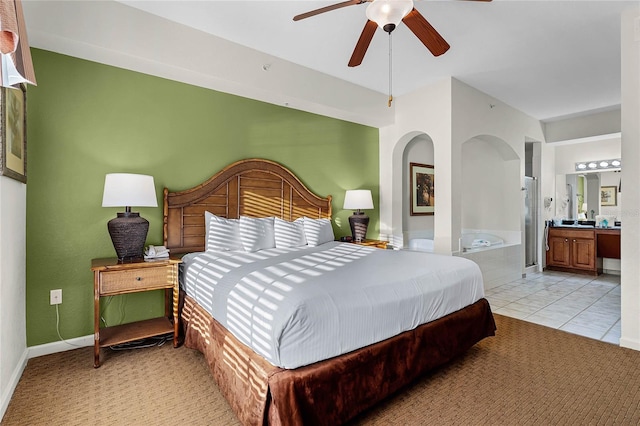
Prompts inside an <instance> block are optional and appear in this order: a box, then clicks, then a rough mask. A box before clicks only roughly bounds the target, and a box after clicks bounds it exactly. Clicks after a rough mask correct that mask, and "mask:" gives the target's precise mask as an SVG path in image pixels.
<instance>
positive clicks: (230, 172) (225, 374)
mask: <svg viewBox="0 0 640 426" xmlns="http://www.w3.org/2000/svg"><path fill="white" fill-rule="evenodd" d="M163 212H164V243H165V245H166V246H167V247H168V248H170V249H171V251H172V253H189V254H188V255H186V256H185V257H184V258H183V259H184V261H185V263H186V264H187V265H190V266H188V267H187V269H186V271H185V273H184V276H183V283H182V286H183V290H185V289H186V290H187V291H186V292H184V291H182V292H181V293H182V294H181V299H182V300H183V302H182V305H181V315H180V319H181V323H182V329H183V331H184V344H185V346H187V347H189V348H193V349H196V350H198V351H201V352H202V353H203V354H204V356H205V359H206V360H207V363H208V365H209V367H210V370H211V372H212V374H213V377H214V379H215V380H216V382H217V384H218V386H219V388H220V390H221V392H222V394H223V395H224V396H225V398H226V399H227V401H228V402H229V404H230V406H231V408H232V409H233V411H234V412H235V414H236V415H237V416H238V419H239V420H240V421H241V423H242V424H244V425H302V424H305V425H306V424H326V425H338V424H342V423H344V422H346V421H348V420H349V419H352V418H353V417H354V416H356V415H357V414H359V413H361V412H363V411H364V410H366V409H367V408H370V407H371V406H373V405H375V404H376V403H378V402H379V401H381V400H382V399H384V398H386V397H387V396H389V395H391V394H393V393H394V392H396V391H398V390H399V389H401V388H402V387H404V386H406V385H407V384H408V383H411V382H412V381H413V380H415V379H416V378H417V377H419V376H420V375H422V374H424V373H425V372H426V371H429V370H431V369H433V368H435V367H437V366H439V365H442V364H443V363H446V362H448V361H449V360H451V359H452V358H454V357H456V356H458V355H460V354H461V353H463V352H464V351H466V350H467V349H468V348H470V347H471V346H473V345H474V344H475V343H477V342H478V341H480V340H481V339H483V338H485V337H487V336H491V335H494V333H495V323H494V321H493V316H492V314H491V310H490V307H489V304H488V302H487V301H486V299H484V297H483V290H482V282H481V275H480V273H479V269H478V270H477V272H476V269H477V267H476V268H475V269H474V267H471V266H470V265H471V262H469V261H468V260H466V259H458V258H456V260H453V258H452V257H435V258H433V257H428V258H425V256H435V255H431V254H425V253H417V252H405V253H398V252H395V253H394V252H393V251H391V250H380V249H376V248H371V247H364V246H359V245H355V244H350V243H337V242H333V241H324V242H323V243H322V244H317V245H315V244H312V242H311V241H312V240H313V236H311V237H309V238H310V239H309V242H308V244H307V245H305V246H301V247H295V248H290V247H288V246H287V247H286V248H282V247H279V248H260V247H258V249H256V250H249V252H248V253H241V254H239V255H238V256H236V255H235V254H233V253H230V251H228V250H227V251H222V250H220V251H216V250H214V251H211V250H206V251H205V248H207V247H209V248H210V247H211V244H212V243H211V241H212V238H213V237H212V236H211V235H208V234H209V232H208V230H209V228H208V226H206V225H205V224H208V223H209V221H210V220H211V216H212V215H213V216H214V217H215V218H222V219H219V220H225V219H238V220H247V221H250V222H251V219H247V218H273V217H275V218H278V219H274V220H280V219H281V220H284V221H286V222H289V223H295V221H296V220H298V221H300V220H302V221H303V223H304V224H309V223H311V224H315V223H320V222H315V221H322V220H323V219H325V220H326V219H330V218H331V213H332V210H331V197H330V196H329V197H319V196H317V195H315V194H314V193H312V192H311V191H310V190H308V189H307V188H306V187H305V185H304V184H302V182H301V181H300V180H299V179H298V178H297V177H296V176H295V175H294V174H293V173H291V172H290V171H289V170H288V169H286V168H285V167H283V166H281V165H279V164H277V163H275V162H272V161H268V160H262V159H249V160H242V161H239V162H236V163H234V164H232V165H230V166H228V167H226V168H224V169H223V170H221V171H220V172H218V173H216V174H215V175H214V176H213V177H211V178H210V179H208V180H207V181H206V182H204V183H202V184H200V185H198V186H196V187H194V188H191V189H188V190H184V191H178V192H170V191H169V190H168V189H165V191H164V208H163ZM301 218H304V219H301ZM215 220H218V219H215ZM251 223H252V222H251ZM322 223H324V222H322ZM212 229H213V228H212ZM305 230H306V228H305ZM221 244H224V241H223V242H222V243H221ZM387 252H389V253H387ZM388 256H399V257H392V258H390V257H388ZM407 256H408V257H407ZM412 256H413V257H412ZM416 256H420V259H417V258H416ZM401 258H406V259H405V261H408V262H409V263H417V264H419V263H421V262H422V263H425V262H426V263H429V262H430V261H431V260H433V259H435V260H433V261H432V262H431V263H432V264H433V268H434V269H433V271H432V272H425V275H424V277H422V278H420V279H416V278H414V277H412V276H408V275H407V276H405V277H404V278H403V279H401V280H400V281H399V282H396V283H394V285H393V286H391V287H390V286H388V285H387V286H386V287H385V286H383V285H382V283H380V281H381V280H382V278H381V276H382V275H385V274H384V273H382V272H380V271H379V272H378V273H376V274H373V275H372V274H368V273H367V272H366V271H367V270H372V269H373V268H375V265H376V264H379V265H385V264H386V265H387V266H386V268H385V270H387V271H388V270H390V269H392V267H390V266H392V265H393V262H396V261H400V259H401ZM318 259H321V260H322V262H321V265H320V266H318V264H319V263H318ZM424 259H427V260H424ZM447 259H450V260H451V261H452V262H454V263H455V265H454V264H451V265H447V266H444V265H445V264H444V263H443V262H445V261H448V260H447ZM274 262H275V263H274ZM314 262H315V263H314ZM385 262H387V263H385ZM388 262H391V263H388ZM456 262H457V263H456ZM465 262H468V263H465ZM438 264H439V265H440V266H438ZM202 265H208V266H202ZM230 265H231V266H230ZM291 265H294V267H295V268H296V271H297V273H296V274H293V275H294V276H293V280H294V281H295V282H296V283H299V282H301V281H304V282H303V283H302V284H300V285H285V286H284V287H283V283H285V284H287V282H286V280H285V278H286V277H285V275H286V276H288V275H287V274H285V273H284V272H282V271H283V270H284V269H285V267H287V266H291ZM300 265H304V268H301V267H300ZM356 265H361V269H360V270H357V272H353V269H352V268H356V267H357V266H356ZM247 268H248V269H247ZM265 268H266V269H265ZM245 269H247V270H245ZM401 269H402V271H404V269H407V268H401ZM205 270H206V271H209V272H207V273H205V272H203V271H205ZM222 270H224V274H223V273H221V272H220V271H222ZM319 270H320V271H322V273H320V274H318V273H317V271H319ZM265 271H268V272H269V273H272V274H276V275H277V274H280V276H281V278H282V277H285V278H282V279H279V280H274V279H272V278H270V279H266V278H264V277H265V276H266V275H268V274H267V272H265ZM362 271H364V272H362ZM219 272H220V273H219ZM318 275H320V276H319V277H318ZM386 275H389V274H386ZM392 275H393V276H394V277H395V276H400V275H402V274H401V271H395V272H394V273H393V274H392ZM477 276H479V278H477ZM200 277H201V278H202V279H200ZM256 277H262V280H263V281H264V282H275V283H276V287H277V288H278V289H280V290H282V289H283V288H286V289H287V290H286V291H280V293H283V294H284V293H286V298H283V297H284V296H283V295H282V294H275V295H274V298H276V299H278V300H283V302H282V303H281V305H278V306H275V307H273V309H272V311H273V312H276V311H280V310H282V311H286V310H287V309H289V308H290V309H292V311H291V312H293V314H284V315H285V317H284V318H280V319H279V320H278V321H276V320H275V319H273V317H275V316H276V315H271V313H272V312H271V311H270V312H268V313H267V314H265V315H263V316H262V317H261V316H260V315H254V314H253V313H252V314H250V315H249V316H254V317H257V319H256V320H255V322H254V323H252V324H251V325H250V326H249V325H247V323H245V322H246V321H249V319H247V318H248V317H249V316H247V318H240V317H237V318H236V316H234V312H242V311H243V310H251V309H253V308H252V307H247V306H244V307H243V305H242V303H244V302H245V301H244V299H243V298H241V299H239V300H240V303H236V304H235V305H233V302H234V297H236V296H237V295H238V294H240V293H242V294H245V293H246V294H252V291H253V290H252V289H254V288H255V287H256V286H258V287H260V288H261V289H263V288H264V287H265V286H264V285H262V284H264V283H256V282H255V281H256V279H255V278H256ZM300 277H304V279H303V280H300ZM461 277H465V278H461ZM477 279H479V280H480V285H479V286H478V283H477ZM198 280H200V281H202V283H201V284H202V285H204V284H206V283H207V282H208V284H209V287H206V285H205V286H204V287H198V286H199V285H201V284H198V283H197V281H198ZM322 280H324V281H322ZM430 280H431V281H434V282H435V281H443V282H444V281H449V280H453V281H455V282H458V284H457V285H458V286H457V287H456V286H455V285H454V286H453V289H452V290H444V287H442V288H440V287H439V286H436V287H438V288H437V289H436V290H435V291H436V293H437V296H436V298H435V300H437V302H435V303H432V302H430V300H432V299H433V298H431V297H429V296H423V295H418V294H416V295H414V292H416V291H417V288H418V287H425V288H426V287H428V285H427V282H428V281H430ZM456 280H457V281H456ZM467 281H469V282H472V283H473V284H468V283H467ZM289 284H290V283H289ZM251 286H253V287H251ZM276 287H273V286H272V287H269V288H268V289H267V290H266V291H264V292H263V293H261V294H267V293H268V292H269V291H271V290H273V289H274V288H276ZM294 287H295V289H293V288H294ZM297 287H300V288H306V289H307V290H310V291H311V292H312V293H313V296H312V298H311V299H310V300H311V302H304V303H306V304H301V303H303V302H299V301H298V300H297V299H295V297H298V294H297ZM352 287H353V289H352ZM467 287H468V288H473V290H469V291H467V290H465V288H467ZM194 289H201V290H194ZM202 289H204V290H202ZM292 289H293V290H292ZM305 291H306V290H305ZM356 291H360V292H364V293H356ZM447 291H448V292H449V293H446V292H447ZM243 292H244V293H243ZM272 293H273V292H272ZM350 293H353V294H352V295H349V294H350ZM467 293H469V294H467ZM454 294H458V295H460V294H463V297H461V298H459V299H458V298H456V297H454ZM351 296H354V297H353V299H354V300H356V301H364V302H366V303H357V302H356V303H355V305H349V304H348V303H347V300H348V299H349V297H351ZM304 297H307V296H304ZM393 297H399V298H400V299H399V300H395V301H393V302H389V301H388V300H391V299H392V298H393ZM419 298H422V299H421V300H422V301H421V304H418V305H417V307H413V308H411V307H409V306H408V305H404V303H407V300H409V299H419ZM374 299H376V300H381V301H384V302H385V303H387V304H391V307H390V309H391V311H393V309H394V307H395V312H396V313H397V312H406V313H407V314H406V315H405V317H406V318H404V321H405V323H404V324H402V325H400V324H398V325H391V326H390V327H388V328H386V329H385V327H384V326H385V323H390V322H391V321H390V320H388V318H387V317H385V316H384V315H383V314H381V312H383V310H384V309H385V308H384V307H380V306H377V305H369V302H370V301H372V300H374ZM445 299H446V300H449V301H452V302H451V303H453V305H451V304H450V303H449V302H447V303H445V302H444V300H445ZM301 300H302V299H301ZM305 300H306V299H305ZM221 301H228V302H229V303H227V302H225V303H222V302H221ZM349 303H351V302H349ZM455 304H458V305H459V306H455ZM272 305H273V303H270V302H269V301H267V302H266V304H264V305H263V306H262V307H263V308H264V306H267V307H269V306H272ZM325 305H326V306H329V312H332V313H331V314H329V315H327V313H326V312H325V311H322V310H320V309H316V308H317V307H318V306H325ZM340 305H343V306H342V310H337V309H338V308H339V307H340ZM425 305H433V309H431V310H429V311H428V313H427V309H426V308H425ZM445 305H446V307H445ZM225 306H226V307H225ZM301 306H303V308H301ZM245 308H246V309H245ZM216 309H218V311H216ZM220 309H222V310H223V311H224V310H225V309H226V311H225V312H226V314H223V315H220V314H219V310H220ZM333 309H335V312H334V311H332V310H333ZM345 309H346V310H345ZM387 309H389V306H387ZM262 311H264V309H262ZM316 311H317V312H316ZM211 312H214V313H215V318H214V315H212V313H211ZM229 312H230V313H229ZM252 312H260V310H258V311H255V310H254V311H252ZM301 312H304V313H305V315H306V314H307V313H308V312H312V314H311V315H316V317H315V318H316V320H314V321H311V320H308V319H307V317H306V316H305V317H304V319H300V318H302V317H300V315H301ZM323 312H324V313H323ZM278 315H279V314H278ZM287 315H291V316H289V317H287ZM322 315H324V317H323V316H322ZM349 315H351V316H349ZM266 316H268V317H269V318H270V320H269V321H272V322H269V323H268V324H266V325H265V324H264V323H265V320H264V317H266ZM238 318H239V319H238ZM287 318H290V319H289V320H287ZM336 318H341V319H342V321H336ZM376 321H377V322H376ZM312 322H313V323H320V326H319V328H310V325H309V324H310V323H312ZM398 322H399V323H400V322H401V321H398ZM255 323H258V324H261V325H262V326H263V327H262V328H261V329H260V330H258V331H257V332H253V331H252V332H249V333H244V332H243V331H246V330H247V328H248V327H249V328H251V330H254V328H255ZM336 323H339V324H338V325H336ZM345 323H349V324H351V325H352V326H353V327H356V328H355V330H356V331H353V330H351V331H349V330H343V328H342V326H343V325H344V324H345ZM292 324H294V325H295V326H298V327H299V328H298V329H296V328H291V327H294V326H292ZM340 324H341V325H340ZM367 324H369V328H370V329H371V330H370V331H371V334H373V337H371V338H372V339H373V343H364V341H361V340H360V339H359V338H360V335H361V334H365V333H363V331H365V329H363V328H361V329H357V327H358V326H359V327H365V326H366V325H367ZM371 325H374V326H371ZM280 327H282V329H283V330H284V329H285V327H286V330H292V331H290V332H289V331H287V333H289V334H287V333H282V334H278V333H279V332H280V331H279V330H281V328H280ZM336 327H337V328H336ZM394 327H395V328H396V330H395V331H394ZM322 329H326V330H324V331H327V330H328V333H329V335H330V336H333V337H330V338H326V337H319V336H321V331H319V330H322ZM310 330H313V331H310ZM268 333H274V334H272V335H271V334H268ZM296 336H298V337H300V336H302V337H303V343H301V344H298V346H296V340H293V339H294V338H295V337H296ZM254 337H255V338H254ZM316 337H317V339H316ZM314 339H315V340H314ZM273 347H277V348H275V349H274V348H273ZM307 347H309V348H311V347H313V348H315V349H319V351H318V350H311V351H309V352H310V354H308V353H306V352H307V351H306V350H303V349H302V348H305V349H306V348H307ZM285 348H288V352H287V351H285ZM323 351H324V352H323Z"/></svg>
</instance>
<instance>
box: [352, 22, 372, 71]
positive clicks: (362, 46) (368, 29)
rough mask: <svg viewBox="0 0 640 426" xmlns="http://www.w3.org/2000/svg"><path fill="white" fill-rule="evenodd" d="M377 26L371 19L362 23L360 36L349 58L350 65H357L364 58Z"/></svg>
mask: <svg viewBox="0 0 640 426" xmlns="http://www.w3.org/2000/svg"><path fill="white" fill-rule="evenodd" d="M377 28H378V24H376V23H375V22H373V21H370V20H367V23H366V24H365V25H364V29H363V30H362V33H361V34H360V38H359V39H358V43H356V47H355V49H353V54H352V55H351V59H349V66H350V67H357V66H358V65H360V64H361V63H362V60H363V59H364V54H365V53H367V49H368V48H369V44H371V40H372V39H373V35H374V34H375V32H376V29H377Z"/></svg>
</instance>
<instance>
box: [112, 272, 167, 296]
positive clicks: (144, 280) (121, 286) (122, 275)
mask: <svg viewBox="0 0 640 426" xmlns="http://www.w3.org/2000/svg"><path fill="white" fill-rule="evenodd" d="M173 269H174V268H173V266H171V265H167V266H166V267H163V268H140V269H129V270H124V271H113V272H102V273H101V274H100V294H101V295H104V294H111V293H126V292H129V291H141V290H150V289H154V288H168V287H173V282H174V280H175V277H174V276H173Z"/></svg>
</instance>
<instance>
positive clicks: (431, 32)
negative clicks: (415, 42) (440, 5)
mask: <svg viewBox="0 0 640 426" xmlns="http://www.w3.org/2000/svg"><path fill="white" fill-rule="evenodd" d="M402 22H404V23H405V25H406V26H407V27H409V29H410V30H411V31H413V33H414V34H415V35H416V37H418V38H419V39H420V41H421V42H422V44H424V45H425V46H426V47H427V49H429V50H430V51H431V53H432V54H433V56H440V55H442V54H443V53H444V52H446V51H447V50H449V47H451V46H449V43H447V42H446V41H445V39H444V38H442V36H441V35H440V34H438V32H437V31H436V29H435V28H433V27H432V26H431V24H430V23H429V22H427V20H426V19H425V18H424V16H422V15H421V14H420V12H418V11H417V10H416V9H415V8H414V9H413V10H412V11H411V12H409V13H408V14H407V16H405V17H404V18H402Z"/></svg>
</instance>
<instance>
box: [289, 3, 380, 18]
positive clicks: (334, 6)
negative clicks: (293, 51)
mask: <svg viewBox="0 0 640 426" xmlns="http://www.w3.org/2000/svg"><path fill="white" fill-rule="evenodd" d="M367 1H368V0H347V1H343V2H341V3H336V4H332V5H331V6H325V7H321V8H320V9H316V10H312V11H310V12H306V13H301V14H300V15H296V16H294V17H293V20H294V21H299V20H301V19H305V18H310V17H312V16H316V15H319V14H321V13H325V12H329V11H332V10H336V9H340V8H343V7H347V6H353V5H356V4H362V3H366V2H367Z"/></svg>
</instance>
